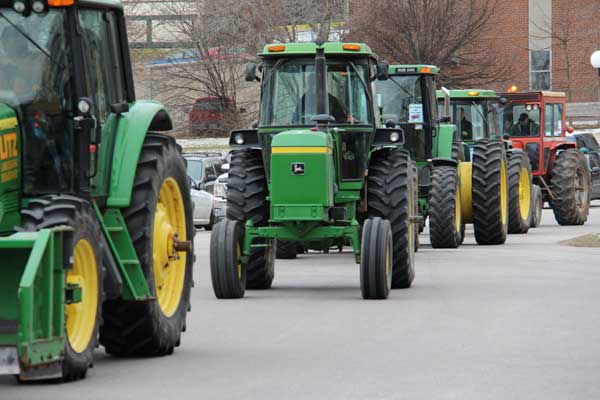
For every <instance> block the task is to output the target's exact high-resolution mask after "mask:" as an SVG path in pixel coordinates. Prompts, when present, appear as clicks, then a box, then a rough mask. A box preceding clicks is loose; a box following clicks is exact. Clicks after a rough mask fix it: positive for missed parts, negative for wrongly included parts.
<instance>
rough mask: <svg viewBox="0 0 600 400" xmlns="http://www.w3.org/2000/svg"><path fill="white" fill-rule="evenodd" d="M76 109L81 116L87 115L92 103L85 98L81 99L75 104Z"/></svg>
mask: <svg viewBox="0 0 600 400" xmlns="http://www.w3.org/2000/svg"><path fill="white" fill-rule="evenodd" d="M77 109H78V110H79V112H80V113H81V114H83V115H89V113H90V111H92V103H90V101H89V100H88V99H86V98H81V99H79V101H78V102H77Z"/></svg>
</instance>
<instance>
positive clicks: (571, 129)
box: [567, 126, 575, 133]
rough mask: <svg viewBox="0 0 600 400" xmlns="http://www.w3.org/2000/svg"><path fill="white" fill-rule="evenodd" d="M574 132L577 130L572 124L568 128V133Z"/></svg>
mask: <svg viewBox="0 0 600 400" xmlns="http://www.w3.org/2000/svg"><path fill="white" fill-rule="evenodd" d="M573 132H575V129H573V127H572V126H569V127H568V128H567V133H573Z"/></svg>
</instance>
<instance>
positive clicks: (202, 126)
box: [189, 96, 235, 134]
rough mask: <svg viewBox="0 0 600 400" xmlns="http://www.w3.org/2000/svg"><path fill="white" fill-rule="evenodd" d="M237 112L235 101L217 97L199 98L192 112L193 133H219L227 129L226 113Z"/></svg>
mask: <svg viewBox="0 0 600 400" xmlns="http://www.w3.org/2000/svg"><path fill="white" fill-rule="evenodd" d="M232 110H235V101H234V100H233V99H231V98H227V99H223V98H221V97H216V96H208V97H199V98H197V99H196V101H195V103H194V107H193V108H192V111H190V115H189V120H190V129H191V131H192V133H195V134H198V133H219V132H222V131H224V130H225V129H226V127H225V124H224V122H225V113H226V112H227V111H232Z"/></svg>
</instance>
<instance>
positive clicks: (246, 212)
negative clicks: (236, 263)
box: [227, 149, 275, 290]
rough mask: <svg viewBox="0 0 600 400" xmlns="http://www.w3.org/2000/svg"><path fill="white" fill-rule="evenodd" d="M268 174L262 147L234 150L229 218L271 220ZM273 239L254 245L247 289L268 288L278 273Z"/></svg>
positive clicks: (262, 223) (260, 222)
mask: <svg viewBox="0 0 600 400" xmlns="http://www.w3.org/2000/svg"><path fill="white" fill-rule="evenodd" d="M267 194H268V187H267V178H266V176H265V166H264V163H263V159H262V154H261V152H260V150H250V149H248V150H234V151H233V152H232V153H231V163H230V169H229V178H228V181H227V218H228V219H231V220H235V221H240V222H241V223H242V224H245V223H246V221H248V220H251V221H252V223H253V224H254V226H265V225H267V223H268V221H269V203H268V202H267ZM274 242H275V241H274V240H269V241H268V242H267V243H264V241H263V240H256V241H255V244H268V245H270V246H268V247H253V248H252V250H251V251H250V256H249V258H248V263H247V264H246V265H245V268H246V274H247V276H246V289H261V290H262V289H269V288H270V287H271V284H272V283H273V278H274V277H275V251H274V248H273V247H274V245H275V243H274Z"/></svg>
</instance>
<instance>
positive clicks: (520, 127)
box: [509, 113, 539, 136]
mask: <svg viewBox="0 0 600 400" xmlns="http://www.w3.org/2000/svg"><path fill="white" fill-rule="evenodd" d="M538 132H539V126H538V124H536V123H535V121H534V120H532V119H529V115H527V113H522V114H521V115H520V116H519V120H518V121H517V123H516V124H514V125H513V127H512V128H511V129H510V131H509V134H510V136H536V135H537V134H538Z"/></svg>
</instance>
